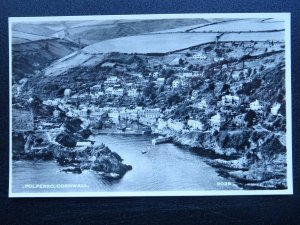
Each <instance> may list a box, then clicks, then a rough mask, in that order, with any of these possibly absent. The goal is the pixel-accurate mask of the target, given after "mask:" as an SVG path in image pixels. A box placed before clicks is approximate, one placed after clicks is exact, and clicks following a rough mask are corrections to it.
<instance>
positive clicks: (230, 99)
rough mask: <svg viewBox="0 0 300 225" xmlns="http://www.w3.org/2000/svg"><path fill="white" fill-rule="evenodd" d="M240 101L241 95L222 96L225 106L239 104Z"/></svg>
mask: <svg viewBox="0 0 300 225" xmlns="http://www.w3.org/2000/svg"><path fill="white" fill-rule="evenodd" d="M239 103H240V97H238V96H232V95H225V96H222V104H223V106H237V105H238V104H239Z"/></svg>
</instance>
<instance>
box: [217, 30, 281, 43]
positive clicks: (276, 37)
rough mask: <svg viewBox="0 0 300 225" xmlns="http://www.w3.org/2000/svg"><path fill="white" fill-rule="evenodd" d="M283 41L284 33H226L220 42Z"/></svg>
mask: <svg viewBox="0 0 300 225" xmlns="http://www.w3.org/2000/svg"><path fill="white" fill-rule="evenodd" d="M267 40H273V41H284V31H278V32H259V33H256V32H253V33H240V34H237V33H227V34H224V35H222V36H221V38H220V41H267Z"/></svg>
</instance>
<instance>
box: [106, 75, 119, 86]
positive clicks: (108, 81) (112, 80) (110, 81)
mask: <svg viewBox="0 0 300 225" xmlns="http://www.w3.org/2000/svg"><path fill="white" fill-rule="evenodd" d="M118 82H119V79H118V78H117V77H116V76H111V77H108V78H107V79H106V81H105V82H104V83H105V84H116V83H118Z"/></svg>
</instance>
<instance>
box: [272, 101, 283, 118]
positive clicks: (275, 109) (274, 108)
mask: <svg viewBox="0 0 300 225" xmlns="http://www.w3.org/2000/svg"><path fill="white" fill-rule="evenodd" d="M280 106H281V104H279V103H275V104H273V106H272V108H271V113H272V115H274V116H276V115H278V111H279V109H280Z"/></svg>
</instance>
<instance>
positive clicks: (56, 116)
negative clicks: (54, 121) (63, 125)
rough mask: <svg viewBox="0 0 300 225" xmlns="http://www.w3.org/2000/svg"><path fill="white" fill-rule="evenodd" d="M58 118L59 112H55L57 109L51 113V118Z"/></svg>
mask: <svg viewBox="0 0 300 225" xmlns="http://www.w3.org/2000/svg"><path fill="white" fill-rule="evenodd" d="M59 116H60V111H59V110H57V109H55V110H54V111H53V117H54V118H58V117H59Z"/></svg>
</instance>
